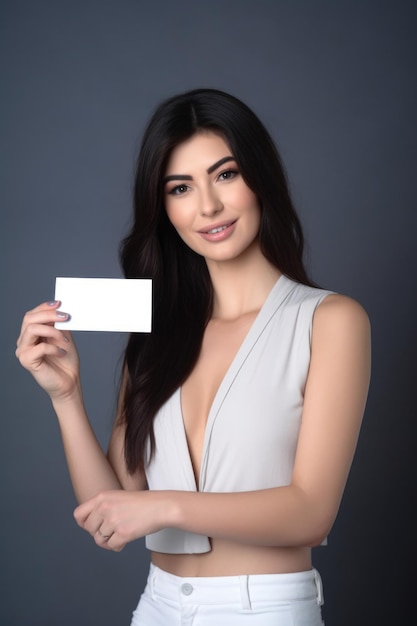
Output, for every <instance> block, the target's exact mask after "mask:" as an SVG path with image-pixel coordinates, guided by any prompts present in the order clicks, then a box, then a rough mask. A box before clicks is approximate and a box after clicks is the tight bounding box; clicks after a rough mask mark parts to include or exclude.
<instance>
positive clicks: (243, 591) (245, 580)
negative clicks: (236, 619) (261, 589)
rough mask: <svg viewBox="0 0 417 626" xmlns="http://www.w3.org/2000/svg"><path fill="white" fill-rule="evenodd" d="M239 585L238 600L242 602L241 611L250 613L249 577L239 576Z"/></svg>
mask: <svg viewBox="0 0 417 626" xmlns="http://www.w3.org/2000/svg"><path fill="white" fill-rule="evenodd" d="M239 583H240V599H241V602H242V609H246V610H247V611H250V610H251V608H252V606H251V603H250V595H249V576H247V575H245V576H239Z"/></svg>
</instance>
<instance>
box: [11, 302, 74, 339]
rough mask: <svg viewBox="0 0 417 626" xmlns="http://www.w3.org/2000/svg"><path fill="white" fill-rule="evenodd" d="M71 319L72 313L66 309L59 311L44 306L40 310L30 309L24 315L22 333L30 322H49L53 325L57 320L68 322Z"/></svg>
mask: <svg viewBox="0 0 417 626" xmlns="http://www.w3.org/2000/svg"><path fill="white" fill-rule="evenodd" d="M69 319H70V315H69V314H68V313H66V312H64V311H59V310H57V309H56V308H54V309H52V310H51V309H49V308H43V309H40V310H32V311H28V312H27V313H26V314H25V316H24V317H23V322H22V330H21V333H20V334H22V333H23V331H24V330H25V329H26V327H27V326H29V325H30V324H49V325H50V326H52V325H53V324H55V323H56V322H66V321H68V320H69Z"/></svg>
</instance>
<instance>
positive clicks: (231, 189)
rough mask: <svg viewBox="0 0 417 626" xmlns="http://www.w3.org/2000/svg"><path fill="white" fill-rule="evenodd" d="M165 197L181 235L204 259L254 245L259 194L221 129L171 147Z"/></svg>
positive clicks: (215, 258)
mask: <svg viewBox="0 0 417 626" xmlns="http://www.w3.org/2000/svg"><path fill="white" fill-rule="evenodd" d="M164 198H165V208H166V212H167V215H168V218H169V220H170V221H171V223H172V224H173V226H174V227H175V229H176V230H177V232H178V234H179V235H180V237H181V238H182V239H183V240H184V242H185V243H186V244H187V245H188V246H189V247H190V248H192V250H194V251H195V252H197V253H198V254H200V255H202V256H204V257H205V258H206V260H207V261H209V260H212V261H227V260H232V259H235V258H237V257H239V256H240V255H242V254H244V253H245V251H247V250H248V249H249V248H251V247H253V246H254V245H255V246H257V245H258V232H259V225H260V214H261V212H260V207H259V203H258V200H257V198H256V196H255V194H254V193H253V191H252V190H251V189H249V187H248V186H247V185H246V183H245V181H244V180H243V178H242V176H241V174H240V172H239V168H238V166H237V163H236V161H235V159H234V158H233V155H232V152H231V150H230V148H229V146H228V145H227V143H226V142H225V140H224V139H223V138H222V137H221V136H220V135H218V134H216V133H213V132H204V133H198V134H196V135H193V136H192V137H191V138H190V139H188V140H187V141H184V142H183V143H181V144H179V145H178V146H177V147H176V148H175V149H174V150H173V151H172V153H171V156H170V159H169V161H168V165H167V168H166V172H165V178H164Z"/></svg>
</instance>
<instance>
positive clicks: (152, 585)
mask: <svg viewBox="0 0 417 626" xmlns="http://www.w3.org/2000/svg"><path fill="white" fill-rule="evenodd" d="M156 573H157V570H156V567H155V566H154V565H153V563H152V564H151V572H150V574H151V575H150V577H149V588H150V592H151V598H152V600H155V580H156Z"/></svg>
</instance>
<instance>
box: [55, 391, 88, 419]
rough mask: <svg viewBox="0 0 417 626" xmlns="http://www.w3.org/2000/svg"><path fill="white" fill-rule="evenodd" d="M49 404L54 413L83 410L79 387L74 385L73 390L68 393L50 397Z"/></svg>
mask: <svg viewBox="0 0 417 626" xmlns="http://www.w3.org/2000/svg"><path fill="white" fill-rule="evenodd" d="M51 402H52V406H53V408H54V410H55V412H56V413H60V412H62V411H68V410H71V409H76V410H79V409H81V408H82V409H83V410H84V402H83V397H82V391H81V387H80V385H76V386H75V388H74V389H73V390H71V391H70V392H68V393H65V394H62V395H59V396H51Z"/></svg>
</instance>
